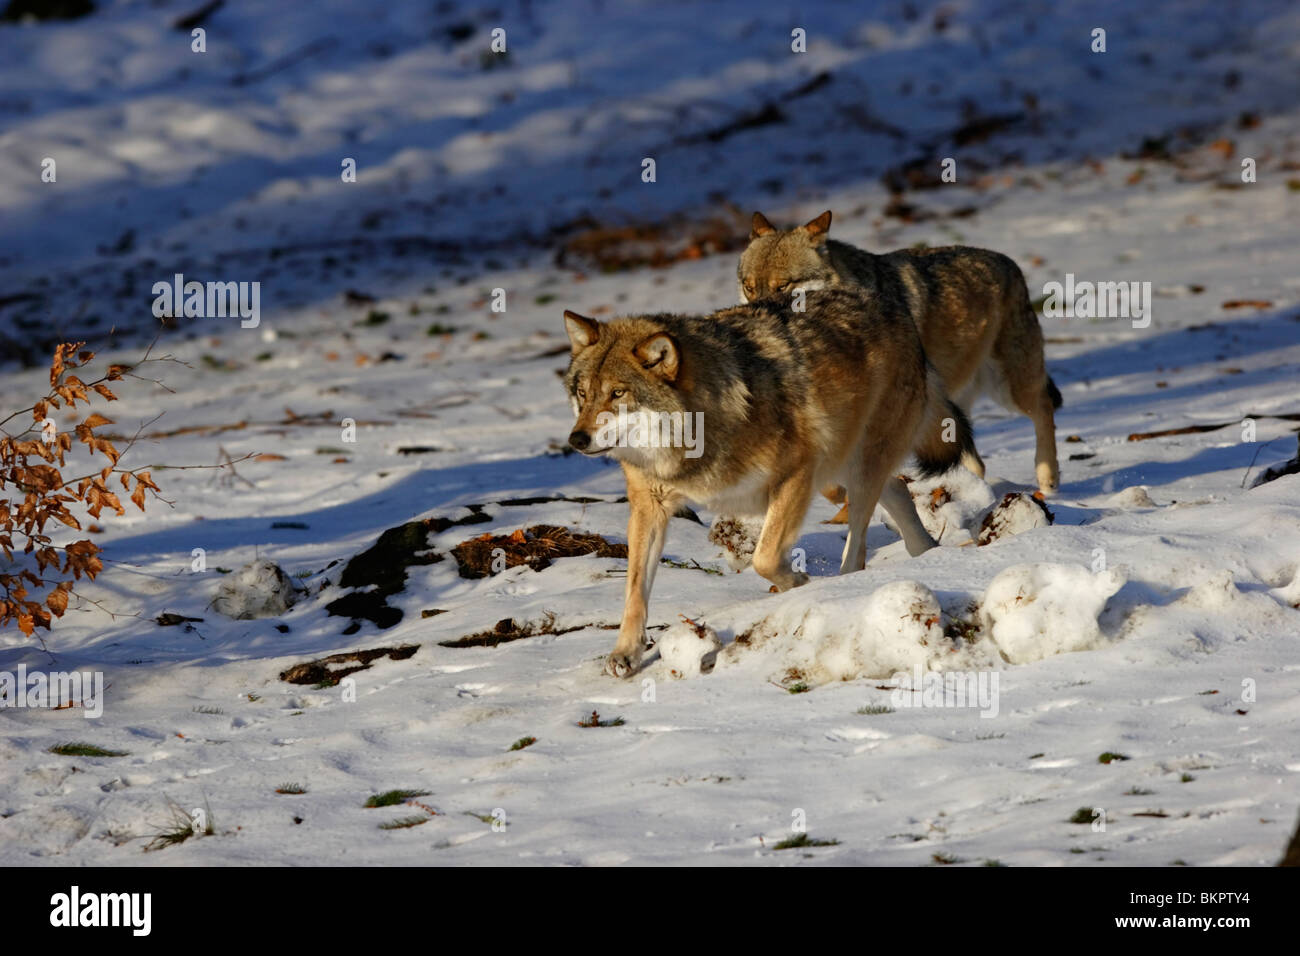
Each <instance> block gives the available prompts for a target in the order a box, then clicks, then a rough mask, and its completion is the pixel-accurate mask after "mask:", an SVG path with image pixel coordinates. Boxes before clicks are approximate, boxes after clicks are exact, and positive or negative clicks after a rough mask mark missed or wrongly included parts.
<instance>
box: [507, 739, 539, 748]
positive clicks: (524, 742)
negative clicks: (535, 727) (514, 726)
mask: <svg viewBox="0 0 1300 956" xmlns="http://www.w3.org/2000/svg"><path fill="white" fill-rule="evenodd" d="M535 743H537V738H536V737H520V738H519V739H518V740H516V741H515V742H514V743H513V744H511V745H510V749H511V750H523V749H524V748H525V747H531V746H532V745H533V744H535Z"/></svg>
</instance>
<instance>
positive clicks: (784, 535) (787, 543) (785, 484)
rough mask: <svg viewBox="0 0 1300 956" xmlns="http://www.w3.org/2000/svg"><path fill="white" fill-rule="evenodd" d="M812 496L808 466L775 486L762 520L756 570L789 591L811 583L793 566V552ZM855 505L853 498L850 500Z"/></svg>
mask: <svg viewBox="0 0 1300 956" xmlns="http://www.w3.org/2000/svg"><path fill="white" fill-rule="evenodd" d="M811 497H812V469H811V468H808V467H807V466H803V467H800V468H798V469H797V470H796V471H794V472H793V473H791V474H790V475H788V476H787V477H785V478H783V479H782V480H781V481H780V482H779V483H778V484H777V485H776V486H775V487H773V489H772V491H771V494H770V497H769V498H768V502H767V514H766V515H765V516H764V518H763V533H762V534H760V535H759V536H758V544H757V545H755V546H754V570H755V571H757V572H758V573H759V574H761V575H762V576H763V577H765V578H767V579H768V580H769V581H771V582H772V583H773V584H775V585H776V588H777V590H778V591H788V590H789V589H790V588H797V587H799V586H800V585H802V584H807V583H808V575H807V574H804V573H803V572H802V571H794V570H792V569H791V567H790V549H791V548H793V547H794V543H795V542H796V541H798V540H799V529H800V528H802V527H803V519H804V515H805V514H807V512H808V503H809V499H810V498H811ZM849 500H850V502H852V498H850V499H849Z"/></svg>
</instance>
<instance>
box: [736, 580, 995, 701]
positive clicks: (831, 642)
mask: <svg viewBox="0 0 1300 956" xmlns="http://www.w3.org/2000/svg"><path fill="white" fill-rule="evenodd" d="M942 619H943V612H942V609H941V608H940V606H939V600H938V598H936V597H935V596H934V593H933V592H931V591H930V589H929V588H927V587H925V585H923V584H919V583H917V582H916V581H895V582H892V583H890V584H886V585H884V586H883V587H880V588H877V589H876V590H875V591H873V592H872V593H871V594H869V595H866V596H865V597H853V598H847V599H841V600H838V601H836V600H827V599H826V598H825V597H818V596H814V595H806V594H800V592H798V591H795V592H791V593H790V594H789V595H788V596H786V597H785V598H784V599H783V600H782V601H781V604H780V606H779V607H777V608H776V609H775V610H773V611H772V612H771V613H769V614H768V615H766V616H765V617H763V618H762V619H761V620H759V621H758V622H757V623H756V624H755V625H754V626H753V627H752V628H750V629H749V630H747V631H745V632H744V633H742V634H740V635H738V636H737V637H736V640H735V641H734V642H733V643H731V644H729V645H728V646H727V647H726V649H725V650H724V651H723V652H722V653H721V654H719V656H718V664H719V666H723V665H724V664H725V665H727V666H734V665H740V664H742V663H743V664H744V665H745V666H750V665H751V664H754V663H757V664H758V666H763V667H766V668H770V669H771V670H772V671H773V672H774V676H778V677H784V679H796V680H799V681H803V682H805V683H809V684H824V683H830V682H833V681H845V680H854V679H856V678H872V679H883V678H889V677H892V676H893V675H895V674H897V673H899V672H902V671H906V672H912V671H913V670H915V669H916V668H920V669H921V670H948V669H954V668H968V669H977V668H979V667H990V666H997V664H998V660H997V657H996V655H994V654H992V653H991V652H990V649H989V648H987V647H984V646H982V645H981V644H980V643H976V644H974V645H966V644H964V643H962V642H958V641H953V640H950V639H948V638H947V637H945V636H944V632H943V624H942Z"/></svg>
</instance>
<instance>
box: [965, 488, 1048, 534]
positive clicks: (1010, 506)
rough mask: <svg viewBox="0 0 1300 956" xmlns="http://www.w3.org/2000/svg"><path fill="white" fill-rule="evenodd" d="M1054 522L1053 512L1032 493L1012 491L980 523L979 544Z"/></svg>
mask: <svg viewBox="0 0 1300 956" xmlns="http://www.w3.org/2000/svg"><path fill="white" fill-rule="evenodd" d="M1051 523H1052V513H1051V512H1050V511H1049V510H1048V509H1047V505H1045V504H1043V503H1042V502H1041V501H1039V500H1038V499H1037V498H1035V497H1033V496H1032V495H1025V494H1017V493H1014V492H1013V493H1011V494H1007V495H1003V496H1002V500H1001V501H1000V502H998V505H997V507H996V508H993V509H992V510H991V511H989V512H988V514H986V515H985V516H984V520H983V521H982V522H981V523H980V532H979V538H978V539H977V540H976V543H977V544H980V545H985V544H988V543H990V542H991V541H996V540H998V539H999V538H1005V537H1009V536H1010V535H1016V534H1023V533H1024V532H1026V531H1029V530H1030V529H1032V528H1044V527H1046V526H1047V525H1049V524H1051Z"/></svg>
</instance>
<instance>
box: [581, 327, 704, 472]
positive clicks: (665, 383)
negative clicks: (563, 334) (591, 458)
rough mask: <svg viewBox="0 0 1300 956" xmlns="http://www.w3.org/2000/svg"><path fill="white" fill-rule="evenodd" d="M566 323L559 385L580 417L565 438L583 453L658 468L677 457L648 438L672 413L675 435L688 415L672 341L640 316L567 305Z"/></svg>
mask: <svg viewBox="0 0 1300 956" xmlns="http://www.w3.org/2000/svg"><path fill="white" fill-rule="evenodd" d="M564 328H565V331H567V332H568V334H569V344H570V346H571V347H572V355H571V357H570V360H569V370H568V371H567V372H566V373H565V376H564V388H565V391H567V392H568V393H569V401H570V402H571V404H572V405H573V413H574V414H575V415H576V416H577V417H578V420H577V421H576V422H574V425H573V431H572V433H570V435H569V444H570V445H572V446H573V447H574V448H576V449H577V450H578V451H580V452H582V453H583V454H584V455H601V454H605V453H606V452H608V453H609V454H610V455H611V456H612V457H614V458H617V459H619V460H620V461H625V462H627V463H629V464H633V465H637V466H639V467H642V468H647V469H649V470H652V471H656V472H663V471H664V470H665V469H667V468H669V467H670V466H671V464H672V463H673V462H680V461H681V458H682V456H683V449H682V448H681V447H678V448H673V447H670V446H671V444H672V443H671V442H669V443H668V444H667V445H665V443H663V442H662V441H661V440H659V439H656V438H654V436H656V435H658V436H661V437H662V422H663V421H667V420H669V419H666V418H664V417H663V416H674V415H675V416H676V418H675V419H672V420H671V421H675V422H677V423H678V435H679V437H680V429H681V424H680V423H681V422H682V421H683V419H684V418H685V417H686V416H688V415H689V413H688V412H687V411H686V410H685V408H684V406H683V399H682V394H681V391H680V389H679V387H678V386H679V385H680V384H681V383H680V382H679V378H680V375H681V372H682V359H683V356H682V351H681V346H680V345H679V343H678V341H677V340H676V339H675V338H674V337H673V336H672V335H671V334H669V332H668V331H666V330H665V329H663V328H662V327H661V326H659V325H658V324H656V323H655V321H654V320H652V319H646V318H629V319H615V320H614V321H612V322H598V321H596V320H595V319H589V318H586V317H585V316H581V315H578V314H577V313H576V312H567V311H566V312H565V313H564ZM670 428H671V422H670ZM629 433H630V438H629ZM638 437H639V439H640V440H638ZM691 452H692V449H690V448H686V449H685V454H686V457H695V455H693V454H692V453H691Z"/></svg>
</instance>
